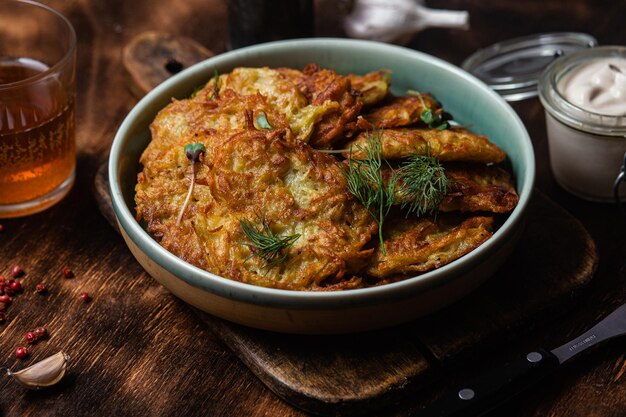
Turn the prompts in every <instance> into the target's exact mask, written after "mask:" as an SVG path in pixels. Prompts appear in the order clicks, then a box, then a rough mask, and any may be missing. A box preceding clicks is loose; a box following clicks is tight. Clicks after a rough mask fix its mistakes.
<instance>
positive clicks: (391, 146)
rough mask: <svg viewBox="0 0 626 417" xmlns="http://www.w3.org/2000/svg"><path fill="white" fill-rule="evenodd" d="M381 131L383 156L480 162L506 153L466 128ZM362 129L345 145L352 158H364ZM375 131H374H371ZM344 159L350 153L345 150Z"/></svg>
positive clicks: (496, 159)
mask: <svg viewBox="0 0 626 417" xmlns="http://www.w3.org/2000/svg"><path fill="white" fill-rule="evenodd" d="M379 133H380V139H381V145H382V152H381V156H382V157H383V158H384V159H402V158H407V157H409V156H411V155H430V156H432V157H434V158H436V159H438V160H439V161H444V162H448V161H462V162H476V163H482V164H488V163H499V162H502V161H504V159H505V158H506V154H505V153H504V151H503V150H502V149H500V148H498V147H497V146H496V145H495V144H493V143H492V142H490V141H489V139H487V137H486V136H482V135H477V134H475V133H472V132H470V131H468V130H466V129H462V128H458V127H457V128H450V129H444V130H438V129H428V128H400V129H385V130H383V131H381V132H379ZM371 134H373V133H370V132H361V133H360V134H359V135H358V136H357V137H356V139H354V140H353V141H351V142H350V143H348V144H347V147H348V148H349V149H352V154H351V157H352V158H354V159H361V158H364V157H365V152H364V149H366V148H367V146H368V139H367V137H368V135H371ZM374 134H377V133H374ZM344 156H345V157H346V158H347V157H348V156H350V154H349V153H345V154H344Z"/></svg>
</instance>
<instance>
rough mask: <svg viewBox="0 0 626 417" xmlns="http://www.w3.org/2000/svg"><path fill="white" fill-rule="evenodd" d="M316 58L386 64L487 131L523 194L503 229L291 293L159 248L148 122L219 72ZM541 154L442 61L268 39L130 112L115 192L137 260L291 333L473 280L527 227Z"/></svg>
mask: <svg viewBox="0 0 626 417" xmlns="http://www.w3.org/2000/svg"><path fill="white" fill-rule="evenodd" d="M309 63H317V64H319V65H320V66H322V67H324V68H331V69H334V70H336V71H337V72H339V73H350V72H351V73H357V74H364V73H366V72H369V71H374V70H378V69H381V68H388V69H390V70H391V71H392V91H393V92H394V93H396V94H402V93H403V92H405V91H406V90H407V89H413V90H419V91H430V92H432V93H434V95H435V96H436V97H437V99H438V100H440V101H441V102H442V103H443V104H444V106H445V107H446V109H447V110H449V111H450V112H451V113H452V114H453V115H454V116H455V119H456V120H457V121H459V122H461V123H467V124H471V126H472V129H473V130H474V131H475V132H477V133H481V134H485V135H487V136H489V137H490V138H491V140H492V141H493V142H495V143H496V144H497V145H498V146H500V147H501V148H503V149H504V150H505V151H506V152H507V154H508V156H509V159H510V162H511V166H512V168H513V172H514V175H515V178H516V182H517V190H518V192H519V194H520V201H519V204H518V206H517V208H515V210H514V211H513V212H512V213H511V215H510V216H509V217H508V219H507V220H506V221H505V223H504V224H503V225H502V227H501V228H500V229H499V230H498V231H497V232H496V233H495V234H494V235H493V237H492V238H491V239H489V240H488V241H487V242H486V243H485V244H483V245H482V246H480V247H479V248H477V249H476V250H474V251H473V252H471V253H469V254H468V255H466V256H464V257H462V258H460V259H458V260H456V261H454V262H452V263H450V264H449V265H446V266H444V267H442V268H439V269H437V270H435V271H432V272H428V273H425V274H422V275H419V276H416V277H414V278H410V279H407V280H405V281H402V282H398V283H393V284H388V285H384V286H380V287H374V288H364V289H356V290H348V291H337V292H319V293H312V292H295V291H287V290H276V289H270V288H262V287H257V286H253V285H248V284H242V283H240V282H236V281H231V280H229V279H226V278H222V277H219V276H216V275H214V274H211V273H209V272H206V271H204V270H201V269H199V268H196V267H195V266H193V265H191V264H189V263H187V262H185V261H183V260H181V259H179V258H177V257H176V256H174V255H173V254H171V253H169V252H168V251H166V250H165V249H164V248H162V247H161V246H160V245H159V244H158V243H157V241H155V240H154V239H152V237H150V235H149V234H148V233H147V232H146V231H145V230H144V229H143V228H142V227H141V225H140V224H139V223H138V222H137V221H136V220H135V212H134V202H133V200H134V187H135V183H136V177H137V173H138V172H139V171H140V166H139V163H138V160H139V156H140V154H141V152H142V151H143V150H144V148H145V147H146V146H147V144H148V142H149V140H150V133H149V130H148V126H149V125H150V123H151V121H152V120H153V118H154V116H155V115H156V113H157V112H158V111H159V110H160V109H161V108H163V107H164V106H165V105H167V103H169V102H170V100H171V98H172V97H175V98H185V97H187V96H189V94H190V93H191V92H192V91H193V90H194V89H195V88H196V87H198V86H200V85H202V84H204V83H205V82H206V81H207V80H209V79H210V78H211V77H212V76H213V74H214V71H215V70H217V71H219V72H220V73H224V72H228V71H230V70H232V69H233V68H235V67H240V66H249V67H255V66H269V67H293V68H303V67H304V66H305V65H306V64H309ZM534 177H535V161H534V154H533V148H532V144H531V142H530V139H529V137H528V133H527V132H526V129H525V128H524V125H523V124H522V122H521V121H520V119H519V118H518V117H517V115H516V114H515V112H514V111H513V110H512V109H511V107H510V106H509V105H508V104H507V103H506V102H505V101H504V100H502V99H501V98H500V97H499V96H498V95H497V94H496V93H494V92H493V91H491V90H490V89H489V88H488V87H487V86H486V85H485V84H483V83H482V82H481V81H479V80H477V79H476V78H474V77H473V76H471V75H469V74H468V73H466V72H465V71H463V70H461V69H459V68H457V67H455V66H453V65H450V64H448V63H446V62H444V61H442V60H440V59H437V58H434V57H432V56H429V55H426V54H423V53H420V52H416V51H414V50H410V49H406V48H401V47H397V46H391V45H387V44H382V43H375V42H367V41H356V40H347V39H307V40H293V41H281V42H272V43H268V44H263V45H257V46H252V47H248V48H244V49H239V50H236V51H232V52H228V53H225V54H222V55H219V56H216V57H214V58H211V59H208V60H206V61H204V62H202V63H199V64H197V65H195V66H193V67H191V68H189V69H187V70H185V71H183V72H181V73H180V74H178V75H176V76H174V77H172V78H171V79H170V80H168V81H166V82H164V83H163V84H161V85H160V86H158V87H157V88H155V89H154V90H153V91H151V92H150V93H149V94H148V95H147V96H146V97H144V98H143V99H142V100H141V101H140V102H139V103H138V104H137V105H136V106H135V108H134V109H133V110H132V111H131V112H130V113H129V114H128V116H127V117H126V119H125V120H124V122H123V123H122V125H121V127H120V128H119V131H118V132H117V135H116V136H115V140H114V142H113V147H112V149H111V155H110V162H109V178H110V182H111V196H112V199H113V207H114V209H115V212H116V215H117V219H118V222H119V226H120V230H121V231H122V234H123V236H124V239H125V241H126V243H127V244H128V247H129V248H130V250H131V251H132V253H133V255H134V256H135V257H136V258H137V260H138V261H139V263H140V264H141V265H142V266H143V267H144V268H145V270H146V271H148V273H149V274H150V275H152V276H153V277H154V278H155V279H156V280H157V281H159V282H160V283H161V284H163V285H164V286H165V287H167V288H168V289H169V290H170V291H171V292H172V293H174V294H175V295H176V296H178V297H180V298H181V299H183V300H185V301H186V302H188V303H189V304H191V305H193V306H195V307H197V308H199V309H201V310H204V311H206V312H208V313H211V314H214V315H216V316H218V317H222V318H224V319H226V320H231V321H233V322H237V323H241V324H244V325H248V326H252V327H256V328H261V329H268V330H273V331H280V332H289V333H308V334H322V333H345V332H356V331H364V330H371V329H377V328H382V327H387V326H391V325H395V324H398V323H402V322H406V321H409V320H413V319H415V318H417V317H420V316H423V315H425V314H428V313H430V312H433V311H435V310H437V309H440V308H442V307H444V306H446V305H448V304H450V303H452V302H454V301H456V300H458V299H460V298H461V297H463V296H464V295H466V294H467V293H468V292H470V291H471V290H473V289H474V288H476V287H477V286H478V285H480V284H481V283H482V282H483V281H485V280H486V279H487V278H488V277H489V276H491V275H492V274H493V273H494V272H495V270H496V269H497V268H498V267H499V266H500V265H501V264H502V263H503V262H504V260H505V259H506V257H507V256H508V255H509V253H510V252H511V251H512V249H513V247H514V244H515V242H516V240H517V238H518V237H519V235H520V233H521V229H522V226H523V218H524V213H525V211H526V208H527V206H528V202H529V198H530V195H531V192H532V189H533V182H534Z"/></svg>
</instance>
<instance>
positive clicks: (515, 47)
mask: <svg viewBox="0 0 626 417" xmlns="http://www.w3.org/2000/svg"><path fill="white" fill-rule="evenodd" d="M597 45H598V41H597V40H596V39H595V38H594V37H593V36H591V35H588V34H586V33H575V32H561V33H543V34H538V35H531V36H523V37H520V38H514V39H509V40H506V41H503V42H498V43H496V44H493V45H491V46H489V47H487V48H484V49H479V50H478V51H476V52H475V53H474V54H472V55H471V56H470V57H469V58H467V59H466V60H465V61H463V64H462V65H461V66H462V68H463V69H464V70H466V71H468V72H470V73H472V74H473V75H475V76H476V77H478V78H479V79H481V80H482V81H483V82H485V83H486V84H487V85H488V86H489V87H491V88H492V89H494V90H495V91H496V92H497V93H498V94H500V95H501V96H502V97H503V98H504V99H505V100H507V101H518V100H524V99H527V98H530V97H535V96H536V95H537V85H538V82H539V79H540V78H541V74H542V73H543V70H544V69H545V68H546V67H547V66H548V65H549V64H550V63H552V61H554V60H555V59H556V58H558V57H560V56H562V55H566V54H568V53H570V52H573V51H578V50H580V49H584V48H593V47H595V46H597Z"/></svg>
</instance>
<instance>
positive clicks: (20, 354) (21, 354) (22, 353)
mask: <svg viewBox="0 0 626 417" xmlns="http://www.w3.org/2000/svg"><path fill="white" fill-rule="evenodd" d="M15 356H17V358H18V359H25V358H26V357H27V356H28V349H26V348H25V347H24V346H20V347H18V348H17V349H15Z"/></svg>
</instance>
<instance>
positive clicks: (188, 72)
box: [108, 38, 535, 309]
mask: <svg viewBox="0 0 626 417" xmlns="http://www.w3.org/2000/svg"><path fill="white" fill-rule="evenodd" d="M307 46H311V47H312V46H324V47H335V46H339V47H343V48H360V49H362V50H371V51H370V53H372V54H375V53H376V52H377V51H381V52H385V53H390V52H391V53H396V54H399V55H401V56H404V57H408V58H417V59H418V60H421V61H426V62H427V63H429V64H432V65H435V66H437V67H440V68H442V69H443V70H446V71H449V72H452V73H453V74H454V75H455V76H458V77H460V78H462V79H463V80H464V81H465V82H468V83H471V84H474V85H475V86H477V87H478V88H480V89H481V90H483V91H484V92H485V93H486V94H487V95H489V96H491V98H492V99H493V100H495V101H497V102H499V104H500V105H501V106H503V107H504V110H505V111H506V113H507V114H508V115H509V116H510V117H511V121H512V123H513V124H514V125H515V128H517V129H518V130H519V131H520V133H521V134H522V142H523V143H522V148H523V151H524V152H523V154H524V156H523V158H524V159H528V164H527V166H526V167H525V168H526V169H525V173H524V176H523V178H524V184H525V188H524V189H523V190H521V193H519V202H518V205H517V206H516V207H515V209H514V210H513V212H511V213H510V215H509V217H508V218H507V219H506V220H505V221H504V223H503V224H502V225H501V226H500V228H499V229H498V230H497V231H496V232H495V233H494V234H493V236H492V237H491V238H490V239H488V240H487V241H486V242H484V243H483V244H482V245H480V246H479V247H478V248H476V249H474V250H473V251H471V252H470V253H468V254H466V255H464V256H463V257H462V258H460V259H462V262H461V263H459V260H455V261H453V262H451V263H449V264H447V265H444V266H442V267H441V268H438V269H435V270H432V271H429V272H426V273H423V274H421V275H417V276H414V277H411V278H407V279H405V280H402V281H398V282H395V283H390V284H385V285H380V286H375V287H367V288H358V289H351V290H342V291H323V292H314V291H294V290H285V289H275V288H267V287H261V286H256V285H252V284H246V283H242V282H238V281H234V280H231V279H228V278H224V277H221V276H218V275H215V274H213V273H211V272H208V271H205V270H203V269H200V268H198V267H196V266H194V265H192V264H190V263H188V262H186V261H184V260H182V259H180V258H178V257H177V256H175V255H174V254H172V253H171V252H169V251H167V250H166V249H165V248H164V247H162V246H161V245H160V244H159V243H158V242H157V241H156V240H154V239H153V238H152V237H151V236H150V235H149V234H148V232H147V231H145V230H144V229H143V228H142V227H141V225H140V224H139V223H138V222H137V221H136V220H135V216H134V214H133V213H131V211H130V210H129V208H128V207H127V206H126V204H125V202H124V197H123V193H122V190H121V188H120V183H119V181H118V171H119V169H120V166H119V160H120V155H121V152H122V150H123V148H124V146H123V145H124V144H125V141H127V140H128V139H129V135H128V132H130V131H131V127H132V125H133V123H134V122H135V121H136V120H140V119H141V116H142V115H143V114H144V113H146V112H147V109H148V108H149V107H150V105H151V104H150V103H151V102H152V101H153V100H158V99H159V98H161V97H162V95H163V94H165V92H167V91H168V90H170V89H171V88H173V87H175V86H176V85H178V84H180V83H184V82H185V80H186V79H187V78H193V77H194V75H199V74H202V73H203V72H205V71H207V70H208V69H207V68H208V67H215V66H219V65H228V64H229V63H230V62H231V61H236V60H237V59H240V58H244V57H248V56H249V55H250V54H255V55H263V54H264V53H273V52H275V51H276V50H281V49H282V50H283V52H286V51H288V50H290V49H296V48H297V49H302V48H303V47H305V48H306V47H307ZM149 113H154V112H149ZM153 117H154V116H153ZM108 168H109V170H108V174H109V184H110V185H109V187H110V189H109V191H110V193H111V200H112V203H113V209H114V211H115V215H116V217H117V220H118V224H119V225H120V227H121V228H122V229H123V233H125V234H126V235H127V236H128V238H129V239H131V240H132V241H133V242H134V243H135V244H136V245H137V247H138V248H139V249H140V250H141V251H143V252H144V253H145V254H146V255H147V256H148V257H149V258H150V259H151V260H152V261H153V262H156V263H157V264H158V265H160V266H161V267H162V268H164V269H165V270H167V271H169V272H170V273H172V274H173V275H175V276H176V277H177V278H179V279H182V280H183V281H185V282H186V283H188V284H190V285H192V286H194V287H198V288H200V289H203V290H206V291H209V292H211V293H214V294H217V295H221V296H223V297H226V298H229V299H233V300H236V301H240V302H244V303H251V304H256V305H264V306H273V307H282V308H295V309H310V308H314V309H329V308H336V309H342V308H347V307H353V306H362V305H369V304H371V303H372V302H384V301H385V300H390V299H399V298H405V297H410V296H411V295H412V294H414V293H415V291H421V290H423V289H427V288H433V287H438V286H442V285H445V284H446V283H448V282H449V281H451V280H453V279H455V278H457V277H456V276H454V274H449V272H451V271H453V270H455V269H461V270H463V269H465V268H470V267H471V266H472V265H475V264H477V263H479V262H480V261H481V260H483V259H484V258H485V257H486V256H488V255H489V253H490V252H491V251H492V250H494V247H496V246H497V245H499V244H500V242H501V241H503V240H505V239H507V238H508V237H510V235H511V233H513V232H514V229H516V226H519V225H520V224H521V223H522V220H523V215H524V214H525V212H526V207H527V206H528V203H529V200H530V196H531V194H532V190H533V188H534V181H535V156H534V151H533V146H532V142H531V140H530V137H529V135H528V132H527V130H526V128H525V126H524V124H523V123H522V121H521V120H520V118H519V116H518V115H517V113H516V112H515V111H514V110H513V108H511V106H510V105H509V104H508V103H507V102H506V101H505V100H504V99H503V98H502V97H500V96H499V95H498V94H497V93H496V92H494V91H493V90H491V89H490V88H489V87H488V86H487V85H486V84H484V83H483V82H482V81H480V80H479V79H478V78H476V77H474V76H473V75H471V74H469V73H467V72H466V71H464V70H462V69H461V68H459V67H456V66H454V65H453V64H450V63H448V62H446V61H444V60H442V59H440V58H437V57H434V56H432V55H428V54H425V53H423V52H419V51H416V50H413V49H409V48H405V47H401V46H395V45H389V44H385V43H380V42H374V41H364V40H355V39H344V38H311V39H293V40H283V41H275V42H268V43H263V44H258V45H253V46H249V47H245V48H241V49H237V50H233V51H229V52H225V53H223V54H220V55H216V56H214V57H212V58H209V59H207V60H205V61H202V62H199V63H197V64H195V65H193V66H191V67H189V68H187V69H185V70H184V71H182V72H180V73H179V74H176V75H175V76H173V77H171V78H170V79H168V80H166V81H164V82H163V83H161V84H160V85H158V86H157V87H156V88H154V89H153V90H152V91H150V92H149V93H148V94H146V95H145V96H144V97H143V98H142V99H141V100H140V101H139V102H138V103H137V104H136V105H135V106H134V107H133V109H132V110H131V111H130V112H129V113H128V115H127V116H126V117H125V119H124V120H123V122H122V124H121V125H120V127H119V128H118V130H117V132H116V135H115V138H114V139H113V144H112V146H111V151H110V155H109V167H108Z"/></svg>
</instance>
